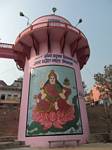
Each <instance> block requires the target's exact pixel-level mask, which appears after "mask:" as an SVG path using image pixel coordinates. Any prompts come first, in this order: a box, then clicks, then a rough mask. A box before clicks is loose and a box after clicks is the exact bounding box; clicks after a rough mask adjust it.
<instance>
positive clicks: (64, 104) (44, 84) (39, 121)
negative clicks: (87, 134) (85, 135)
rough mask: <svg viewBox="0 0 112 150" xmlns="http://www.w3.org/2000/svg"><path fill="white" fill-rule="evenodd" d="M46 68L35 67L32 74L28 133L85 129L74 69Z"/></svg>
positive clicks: (30, 134)
mask: <svg viewBox="0 0 112 150" xmlns="http://www.w3.org/2000/svg"><path fill="white" fill-rule="evenodd" d="M45 68H46V67H45V66H43V67H39V68H35V70H34V75H32V76H31V81H30V82H31V83H30V93H29V108H28V120H27V136H39V135H56V134H58V135H62V134H75V133H78V134H80V133H82V126H81V118H80V108H79V102H78V97H77V86H76V79H75V72H74V70H73V69H72V68H68V67H65V66H47V69H45ZM39 76H40V78H39ZM36 82H37V85H36ZM36 86H39V87H38V88H37V87H36ZM32 87H33V88H34V90H32ZM36 89H37V90H36ZM32 101H33V102H32Z"/></svg>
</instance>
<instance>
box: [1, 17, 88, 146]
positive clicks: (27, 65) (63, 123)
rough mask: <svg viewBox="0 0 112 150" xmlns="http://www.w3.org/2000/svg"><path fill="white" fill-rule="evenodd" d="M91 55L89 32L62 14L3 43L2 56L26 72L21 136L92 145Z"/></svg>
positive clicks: (33, 141) (37, 141) (29, 141)
mask: <svg viewBox="0 0 112 150" xmlns="http://www.w3.org/2000/svg"><path fill="white" fill-rule="evenodd" d="M89 55H90V49H89V45H88V41H87V38H86V37H85V35H84V34H83V33H82V32H81V31H80V30H79V29H78V28H76V27H74V26H72V24H71V23H70V22H69V21H68V20H67V19H65V18H63V17H61V16H57V15H46V16H42V17H40V18H37V19H36V20H35V21H33V23H32V24H31V25H30V26H28V27H27V28H26V29H25V30H24V31H23V32H21V33H20V34H19V35H18V37H17V38H16V41H15V44H6V43H0V57H2V58H11V59H14V60H15V62H16V64H17V66H19V68H21V69H22V70H23V71H24V79H23V89H22V98H21V107H20V120H19V129H18V140H20V141H25V144H26V145H31V146H32V147H49V146H51V144H52V145H53V146H59V145H61V144H63V143H64V144H65V145H66V144H67V145H73V143H75V142H76V141H77V142H78V143H87V141H88V135H89V128H88V119H87V112H86V106H85V103H84V97H83V95H84V94H83V87H82V80H81V73H80V70H81V69H82V68H83V66H84V65H85V64H86V62H87V60H88V58H89ZM73 141H75V142H73ZM61 142H62V143H61Z"/></svg>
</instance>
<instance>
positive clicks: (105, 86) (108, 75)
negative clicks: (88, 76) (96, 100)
mask: <svg viewBox="0 0 112 150" xmlns="http://www.w3.org/2000/svg"><path fill="white" fill-rule="evenodd" d="M94 79H95V81H96V84H98V85H99V90H100V92H108V93H110V94H111V91H112V65H109V66H104V73H97V74H95V75H94Z"/></svg>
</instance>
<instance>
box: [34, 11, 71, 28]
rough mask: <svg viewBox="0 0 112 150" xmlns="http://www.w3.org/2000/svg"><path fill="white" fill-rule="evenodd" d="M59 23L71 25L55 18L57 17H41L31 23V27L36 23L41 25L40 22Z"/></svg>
mask: <svg viewBox="0 0 112 150" xmlns="http://www.w3.org/2000/svg"><path fill="white" fill-rule="evenodd" d="M53 21H55V22H59V23H66V24H71V23H70V22H69V21H68V20H67V19H65V18H63V17H61V16H57V15H54V14H53V15H45V16H42V17H39V18H37V19H36V20H34V21H33V22H32V25H35V24H37V23H42V22H53Z"/></svg>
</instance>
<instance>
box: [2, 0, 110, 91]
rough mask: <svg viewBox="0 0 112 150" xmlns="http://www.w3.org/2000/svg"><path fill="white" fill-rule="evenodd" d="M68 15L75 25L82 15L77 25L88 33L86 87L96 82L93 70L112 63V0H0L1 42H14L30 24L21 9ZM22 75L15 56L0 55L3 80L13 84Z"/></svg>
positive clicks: (31, 15)
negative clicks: (3, 56)
mask: <svg viewBox="0 0 112 150" xmlns="http://www.w3.org/2000/svg"><path fill="white" fill-rule="evenodd" d="M53 7H56V8H57V12H56V14H57V15H60V16H63V17H65V18H66V19H68V20H69V21H70V22H71V23H72V24H73V25H74V26H75V25H76V24H77V22H78V20H79V19H80V18H82V20H83V22H82V23H81V24H79V25H78V28H79V29H80V30H81V31H82V32H83V33H84V34H85V36H86V37H87V39H88V42H89V46H90V58H89V60H88V62H87V64H86V65H85V66H84V68H83V69H82V70H81V74H82V80H83V81H85V84H86V85H87V89H90V88H91V87H92V85H93V84H94V74H96V73H98V72H101V73H103V70H104V66H105V65H109V64H112V16H111V15H112V0H10V1H8V0H0V20H1V21H0V42H4V43H11V44H14V42H15V40H16V37H17V36H18V34H19V33H20V32H22V31H23V30H24V29H25V28H26V27H27V26H26V23H27V20H26V19H25V18H24V17H20V16H19V12H20V11H22V12H24V14H25V15H26V16H28V17H29V18H30V23H31V22H32V21H33V20H35V19H36V18H38V17H40V16H43V15H49V14H52V8H53ZM21 76H23V72H22V71H19V70H18V69H17V67H16V64H15V62H14V61H13V60H9V59H7V60H5V59H2V58H0V80H4V81H5V82H6V83H7V84H9V85H10V84H12V83H13V81H14V80H16V79H17V78H18V77H21Z"/></svg>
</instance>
